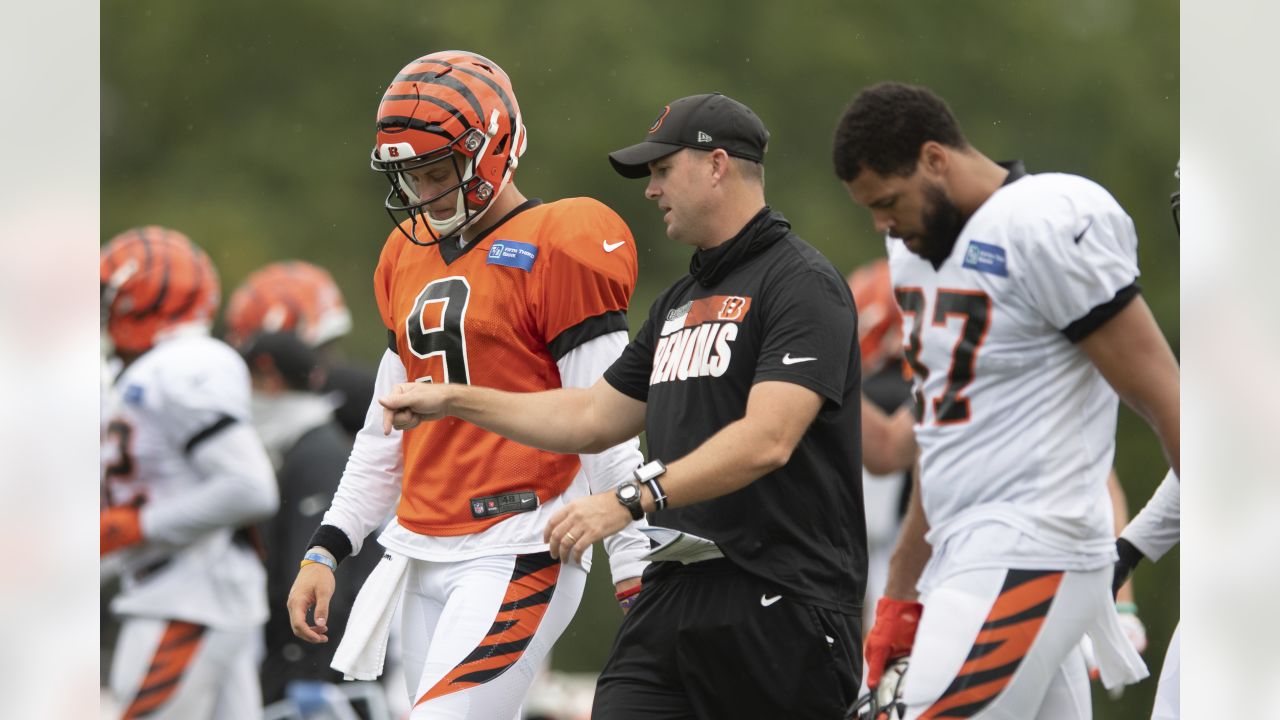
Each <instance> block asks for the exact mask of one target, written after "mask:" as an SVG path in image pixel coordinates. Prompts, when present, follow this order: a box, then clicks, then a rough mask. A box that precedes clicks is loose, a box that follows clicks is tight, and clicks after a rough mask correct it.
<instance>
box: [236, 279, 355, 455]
mask: <svg viewBox="0 0 1280 720" xmlns="http://www.w3.org/2000/svg"><path fill="white" fill-rule="evenodd" d="M224 320H225V321H226V325H227V331H226V339H227V342H229V343H231V345H232V346H234V347H236V348H243V347H244V345H245V343H247V342H248V341H249V340H251V339H252V338H253V336H254V335H256V334H257V333H262V332H285V331H287V332H292V333H293V334H295V335H297V336H298V337H299V338H301V339H302V341H303V342H305V343H306V344H307V345H308V346H310V347H311V348H312V349H314V350H315V354H316V360H317V361H318V362H319V364H320V366H321V367H322V368H323V369H324V373H323V381H322V384H321V386H320V387H319V388H318V391H319V392H320V393H321V394H323V395H326V396H329V397H330V398H331V399H332V401H333V402H334V405H335V410H334V416H335V417H336V418H337V420H338V424H339V425H341V426H342V428H343V430H345V431H346V433H347V435H349V436H350V437H352V438H354V437H355V435H356V433H357V432H358V431H359V430H360V428H361V427H362V426H363V425H364V416H365V411H367V410H368V409H369V403H370V402H371V401H372V399H373V373H371V372H369V371H368V370H366V369H364V368H360V367H356V366H353V365H350V364H348V363H346V362H345V361H344V360H343V358H342V353H341V351H340V350H339V348H338V340H339V339H340V338H342V337H343V336H345V335H347V334H348V333H349V332H351V312H350V311H349V310H347V304H346V302H345V301H344V300H343V298H342V291H341V290H340V289H339V288H338V284H337V283H336V282H334V280H333V276H332V275H330V274H329V271H328V270H325V269H324V268H322V267H319V266H317V265H313V264H311V263H308V262H304V261H302V260H284V261H281V262H275V263H271V264H270V265H266V266H264V267H262V268H259V269H258V270H256V271H254V272H253V273H252V274H250V275H249V277H248V278H246V279H245V281H244V282H243V283H241V284H240V287H238V288H236V291H235V292H234V293H232V294H231V299H230V300H229V301H228V302H227V311H226V314H225V316H224Z"/></svg>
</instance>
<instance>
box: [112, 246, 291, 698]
mask: <svg viewBox="0 0 1280 720" xmlns="http://www.w3.org/2000/svg"><path fill="white" fill-rule="evenodd" d="M100 280H101V285H102V310H103V320H104V323H105V325H106V331H107V334H108V335H109V337H110V340H111V345H112V352H113V353H114V355H115V356H116V357H117V358H119V359H120V361H121V363H122V365H123V369H122V370H121V372H120V374H119V376H118V377H117V378H116V379H115V383H114V385H112V386H111V387H110V388H109V391H108V392H107V394H106V397H104V398H103V403H104V405H105V406H106V408H104V413H103V417H104V420H105V424H104V426H103V428H102V482H103V488H102V491H103V509H102V516H101V528H100V529H101V552H102V555H103V556H104V557H105V556H108V555H111V554H114V553H122V554H123V555H122V558H121V564H122V566H123V577H122V590H121V592H120V594H119V596H118V597H116V598H115V600H114V601H113V602H112V605H111V607H112V610H113V612H115V613H116V614H117V615H119V616H120V617H121V618H122V621H123V624H122V628H121V631H120V637H119V639H118V642H117V645H116V649H115V656H114V658H113V660H112V667H111V680H110V685H111V689H112V692H113V693H114V695H115V696H116V698H117V699H118V700H119V701H120V703H121V705H123V706H124V707H126V710H125V713H124V717H126V718H135V717H147V718H174V719H175V720H176V719H181V720H200V719H203V718H237V719H238V718H254V717H259V716H261V713H262V701H261V693H260V691H259V686H258V672H257V664H256V660H257V657H256V655H257V652H258V650H259V648H260V643H261V634H260V633H261V627H262V623H263V621H264V620H266V617H267V606H266V580H265V577H264V572H263V568H262V563H261V560H260V559H259V558H258V556H257V554H256V553H255V551H254V549H253V548H252V547H250V545H249V543H248V542H246V541H245V540H244V537H245V534H244V533H242V532H237V529H238V528H242V527H244V526H245V525H247V524H249V523H252V522H256V521H258V520H261V519H263V518H265V517H267V516H269V515H270V514H271V513H272V512H274V511H275V510H276V506H277V495H276V489H275V481H274V479H273V478H272V475H271V464H270V461H269V460H268V459H267V455H266V453H265V452H264V451H263V448H262V444H261V443H260V442H259V440H258V437H257V436H256V435H255V434H254V432H253V429H252V428H251V427H250V426H249V422H248V421H249V373H248V372H247V371H246V369H245V365H244V361H243V360H241V359H240V356H239V355H237V354H236V353H235V351H234V350H232V349H231V348H230V347H227V346H226V345H225V344H223V343H222V342H221V341H218V340H215V339H213V338H210V337H209V336H208V330H209V323H210V320H211V319H212V317H213V314H214V312H215V311H216V309H217V306H218V298H219V291H218V276H217V273H216V272H215V270H214V268H213V264H212V263H211V262H210V261H209V258H208V256H207V255H205V253H204V251H202V250H201V249H200V248H198V247H196V246H195V245H194V244H192V243H191V241H190V240H188V239H187V237H186V236H185V235H182V234H181V233H178V232H175V231H173V230H168V229H165V228H160V227H143V228H137V229H134V230H129V231H126V232H124V233H121V234H120V235H118V236H116V237H115V238H114V239H113V240H112V241H111V242H110V243H109V244H108V245H107V246H106V247H105V248H104V249H103V251H102V259H101V266H100Z"/></svg>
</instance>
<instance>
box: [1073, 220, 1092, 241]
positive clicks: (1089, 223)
mask: <svg viewBox="0 0 1280 720" xmlns="http://www.w3.org/2000/svg"><path fill="white" fill-rule="evenodd" d="M1091 227H1093V218H1089V222H1087V223H1085V224H1084V229H1083V230H1081V231H1080V233H1079V234H1078V235H1076V236H1075V241H1076V244H1077V245H1079V244H1080V241H1081V240H1082V239H1084V234H1085V233H1087V232H1089V228H1091Z"/></svg>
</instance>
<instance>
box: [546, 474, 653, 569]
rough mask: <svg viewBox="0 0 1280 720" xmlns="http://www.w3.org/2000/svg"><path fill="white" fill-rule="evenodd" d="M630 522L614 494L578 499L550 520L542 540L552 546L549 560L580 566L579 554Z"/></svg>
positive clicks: (625, 510)
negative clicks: (553, 559)
mask: <svg viewBox="0 0 1280 720" xmlns="http://www.w3.org/2000/svg"><path fill="white" fill-rule="evenodd" d="M629 522H631V513H630V512H628V511H627V509H626V508H624V507H622V504H621V503H619V502H618V500H617V498H615V497H614V496H613V491H608V492H602V493H599V494H597V495H588V496H586V497H582V498H578V499H577V500H574V501H573V502H571V503H569V504H568V505H566V506H564V507H562V508H560V510H559V512H557V513H556V514H555V515H552V516H551V520H550V522H548V523H547V529H546V530H544V531H542V539H543V541H544V542H546V543H547V544H549V545H550V546H551V557H553V558H560V559H562V560H569V561H572V562H575V563H581V562H582V554H583V553H585V552H586V551H587V548H589V547H591V545H592V544H593V543H595V541H597V540H602V539H604V538H606V537H608V536H610V535H612V534H614V533H616V532H618V531H619V530H621V529H622V528H624V527H626V526H627V523H629Z"/></svg>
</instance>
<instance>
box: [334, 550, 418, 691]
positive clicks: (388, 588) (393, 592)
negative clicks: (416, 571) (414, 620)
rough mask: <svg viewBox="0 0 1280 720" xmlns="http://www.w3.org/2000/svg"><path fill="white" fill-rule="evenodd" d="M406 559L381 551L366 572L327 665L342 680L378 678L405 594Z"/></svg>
mask: <svg viewBox="0 0 1280 720" xmlns="http://www.w3.org/2000/svg"><path fill="white" fill-rule="evenodd" d="M408 567H409V558H407V557H405V556H404V555H401V554H400V553H394V552H391V551H389V550H384V551H383V555H382V560H381V561H380V562H379V563H378V566H377V567H376V568H374V569H373V572H371V573H369V577H368V578H366V579H365V581H364V585H363V586H362V587H361V588H360V593H359V594H358V595H356V601H355V603H353V604H352V606H351V616H350V617H349V618H347V631H346V633H345V634H344V635H343V636H342V641H341V642H339V643H338V649H337V650H336V651H334V653H333V662H331V663H329V667H331V668H333V669H334V670H337V671H338V672H340V673H342V679H344V680H377V679H378V676H379V675H381V674H382V664H383V661H385V660H386V657H387V638H388V637H389V636H390V635H391V618H392V616H394V615H395V612H396V605H398V604H400V596H401V595H403V594H404V581H405V570H406V569H407V568H408Z"/></svg>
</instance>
